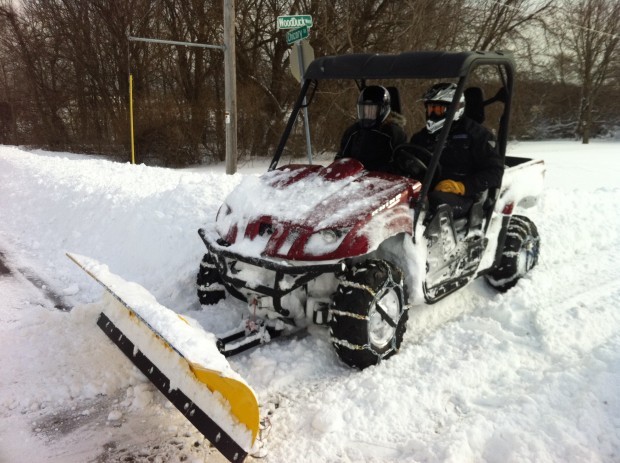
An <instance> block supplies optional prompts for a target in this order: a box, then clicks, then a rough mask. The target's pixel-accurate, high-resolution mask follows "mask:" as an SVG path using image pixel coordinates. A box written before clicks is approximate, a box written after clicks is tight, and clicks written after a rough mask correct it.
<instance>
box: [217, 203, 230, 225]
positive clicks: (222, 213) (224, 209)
mask: <svg viewBox="0 0 620 463" xmlns="http://www.w3.org/2000/svg"><path fill="white" fill-rule="evenodd" d="M231 212H232V209H231V208H230V206H229V205H228V204H226V203H224V204H222V205H221V206H220V208H219V210H218V211H217V215H216V216H215V221H216V222H218V221H219V220H220V219H221V218H223V217H226V216H227V215H230V213H231Z"/></svg>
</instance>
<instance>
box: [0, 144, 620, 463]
mask: <svg viewBox="0 0 620 463" xmlns="http://www.w3.org/2000/svg"><path fill="white" fill-rule="evenodd" d="M509 154H511V155H516V156H524V157H534V158H543V159H545V161H546V164H547V177H546V186H545V191H544V194H543V197H542V200H541V203H540V206H539V208H538V209H537V210H536V211H535V212H534V213H533V215H532V217H533V219H534V220H535V222H536V223H537V225H538V228H539V230H540V234H541V240H542V254H541V257H540V261H539V266H538V267H537V268H536V269H535V270H534V271H533V272H532V273H531V274H530V275H529V276H528V277H527V278H525V279H523V280H522V281H521V282H520V283H519V284H518V285H517V286H516V287H515V288H514V289H512V290H511V291H509V292H508V293H506V294H498V293H496V292H495V291H494V290H492V289H491V288H490V287H488V286H487V285H486V284H485V282H484V281H476V282H474V283H473V284H472V285H470V286H469V287H468V288H466V289H464V290H462V291H461V292H459V293H456V294H455V295H453V296H451V297H449V298H447V299H446V300H444V301H442V302H440V303H438V304H435V305H433V306H421V307H416V308H414V309H413V310H412V311H411V313H410V320H409V324H408V331H407V333H406V336H405V341H404V343H403V347H402V349H401V351H400V353H399V354H398V355H397V356H395V357H393V358H392V359H391V360H389V361H388V362H384V363H383V364H381V365H379V366H377V367H372V368H368V369H366V370H364V371H362V372H359V371H354V370H351V369H349V368H347V367H346V366H344V365H343V364H341V363H340V362H339V361H338V359H337V357H336V355H335V353H334V352H333V349H332V347H331V345H330V343H329V339H328V336H327V332H326V330H325V329H323V328H320V327H313V328H311V329H310V334H309V335H308V336H305V337H301V338H295V339H287V340H283V341H278V342H274V343H272V344H270V345H268V346H265V347H262V348H260V349H256V350H253V351H250V352H247V353H244V354H241V355H239V356H237V357H234V358H232V359H231V361H230V363H231V365H232V367H233V369H234V370H236V371H237V372H238V373H240V374H241V375H242V376H243V377H244V378H245V379H246V380H247V381H248V383H249V384H250V385H251V386H252V387H253V388H254V390H255V391H256V392H257V394H258V396H259V401H260V402H261V405H262V414H263V416H267V415H268V416H269V418H270V421H271V424H272V428H271V432H270V434H269V435H268V436H267V437H266V439H265V440H264V446H265V449H266V450H267V451H268V454H267V456H266V457H265V459H264V461H266V462H284V461H304V462H306V461H307V462H459V463H460V462H480V461H485V462H498V463H500V462H501V463H504V462H525V461H536V462H617V461H620V307H619V306H620V265H619V264H618V257H620V253H619V252H618V250H619V249H620V142H617V141H615V142H614V141H597V142H594V143H592V144H590V145H582V144H580V143H578V142H568V141H566V142H531V143H517V144H513V145H510V146H509ZM262 170H263V167H262V166H260V165H254V166H253V167H252V168H247V169H244V168H243V167H242V168H241V172H240V173H238V174H236V175H234V176H226V175H224V174H223V168H222V167H221V166H218V167H215V168H212V169H207V168H205V169H187V170H168V169H162V168H151V167H146V166H143V165H140V166H132V165H129V164H119V163H111V162H108V161H105V160H101V159H97V158H93V157H84V156H77V155H71V154H66V153H46V152H27V151H24V150H22V149H19V148H16V147H8V146H0V254H1V256H0V257H1V261H2V262H4V265H2V264H0V296H1V297H0V301H1V302H0V348H1V351H0V352H1V354H0V355H1V357H0V358H1V361H2V363H1V365H2V374H1V375H0V462H2V463H5V462H6V463H13V462H35V463H36V462H54V463H73V462H76V463H78V462H108V461H133V462H147V461H154V462H180V461H189V462H202V461H209V462H211V461H222V457H221V456H220V455H219V454H218V453H217V452H216V451H215V450H213V449H212V448H210V447H209V445H208V442H206V441H204V439H203V438H202V437H201V435H200V434H199V433H198V432H197V431H196V430H195V429H194V428H193V427H192V426H191V425H190V424H189V423H188V422H186V421H185V419H184V418H183V417H182V416H181V414H180V413H178V412H177V411H176V409H174V408H173V407H172V406H171V405H169V404H168V403H167V401H166V400H165V399H164V398H163V396H161V395H160V394H159V393H158V392H157V391H156V389H155V388H154V387H153V386H151V384H150V383H148V382H147V381H146V380H145V378H144V377H143V376H142V375H141V374H140V373H139V372H138V371H137V370H136V369H135V368H134V367H133V366H132V365H131V364H130V363H129V362H128V361H127V359H126V358H125V357H124V356H123V354H122V353H121V352H120V351H118V350H117V348H116V347H115V346H113V345H112V344H111V343H110V342H109V341H108V339H107V338H106V337H105V335H104V334H103V333H102V332H101V331H100V330H99V329H98V328H97V327H96V326H95V320H96V317H97V315H98V313H99V310H100V307H101V304H102V302H101V300H102V290H101V288H100V287H98V286H97V285H96V284H95V283H94V282H92V281H91V280H90V279H89V278H88V277H87V276H86V275H85V274H84V273H83V272H82V271H81V270H79V269H78V268H77V267H76V266H75V265H74V264H73V263H72V262H70V261H69V259H67V258H66V257H65V252H67V251H70V252H74V253H78V254H83V255H87V256H91V257H93V258H95V259H97V260H99V261H102V262H105V263H107V264H108V265H109V267H110V269H111V270H112V271H113V272H114V273H116V274H118V275H121V276H123V277H124V278H125V279H127V280H131V281H136V282H138V283H140V284H141V285H142V286H144V287H145V288H147V289H148V290H149V291H151V292H152V293H153V294H154V295H155V296H156V297H157V298H158V300H159V301H160V302H161V303H162V304H164V305H166V306H168V307H170V308H173V309H175V310H177V311H178V312H180V313H183V314H184V315H186V316H189V317H192V318H194V319H196V320H198V321H199V322H200V323H201V324H202V325H203V326H204V327H205V328H206V329H207V330H209V331H212V332H215V333H217V332H223V331H225V330H227V329H229V328H231V327H233V326H235V325H236V324H237V322H238V319H239V318H240V316H241V314H243V313H244V311H245V310H246V309H245V308H244V307H243V304H241V303H240V302H239V301H236V300H234V299H232V298H229V299H226V300H225V301H222V302H220V303H219V304H217V305H216V306H214V307H211V308H208V309H201V308H200V306H199V304H198V302H197V300H196V295H195V275H196V271H197V268H198V263H199V262H200V259H201V257H202V254H203V253H204V245H203V244H202V242H201V240H200V238H199V236H198V234H197V233H196V231H197V229H198V228H199V227H201V226H202V225H204V224H205V223H206V222H208V221H210V220H213V219H214V217H215V213H216V212H217V209H218V207H219V205H220V203H221V202H222V200H223V199H224V197H225V196H226V194H227V193H228V192H230V191H231V190H232V189H233V188H234V186H235V185H236V184H238V183H239V182H240V181H241V179H242V178H243V176H244V175H251V174H253V173H255V172H260V171H262ZM55 306H56V307H60V308H61V309H65V310H58V309H57V308H55ZM67 309H70V310H67Z"/></svg>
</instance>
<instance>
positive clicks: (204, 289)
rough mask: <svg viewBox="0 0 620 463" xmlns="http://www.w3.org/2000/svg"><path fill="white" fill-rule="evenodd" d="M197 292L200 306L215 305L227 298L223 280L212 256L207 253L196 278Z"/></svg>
mask: <svg viewBox="0 0 620 463" xmlns="http://www.w3.org/2000/svg"><path fill="white" fill-rule="evenodd" d="M196 292H197V294H198V300H199V301H200V305H213V304H217V303H218V302H219V301H221V300H222V299H224V298H225V297H226V291H225V289H224V285H223V284H222V279H221V278H220V274H219V273H218V271H217V267H216V266H215V262H214V260H213V257H211V254H209V253H207V254H205V255H204V257H203V258H202V261H201V262H200V267H199V268H198V275H197V276H196Z"/></svg>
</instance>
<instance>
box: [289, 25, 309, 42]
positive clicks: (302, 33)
mask: <svg viewBox="0 0 620 463" xmlns="http://www.w3.org/2000/svg"><path fill="white" fill-rule="evenodd" d="M307 37H308V28H307V27H306V26H303V27H300V28H299V29H292V30H290V31H288V32H287V33H286V43H287V44H289V45H292V44H294V43H295V42H299V41H300V40H303V39H305V38H307Z"/></svg>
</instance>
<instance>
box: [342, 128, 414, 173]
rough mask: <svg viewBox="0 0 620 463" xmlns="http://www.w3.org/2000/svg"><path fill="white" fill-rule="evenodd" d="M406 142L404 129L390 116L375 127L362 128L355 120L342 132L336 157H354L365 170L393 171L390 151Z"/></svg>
mask: <svg viewBox="0 0 620 463" xmlns="http://www.w3.org/2000/svg"><path fill="white" fill-rule="evenodd" d="M406 142H407V135H406V134H405V131H404V130H403V129H402V127H401V126H400V125H399V124H398V123H396V122H395V121H393V120H392V119H391V118H389V119H388V120H386V121H385V122H384V123H383V124H381V125H380V126H379V127H377V128H375V129H364V128H362V127H360V125H359V123H357V122H356V123H355V124H353V125H352V126H351V127H349V128H348V129H347V130H346V131H345V132H344V135H343V136H342V140H341V142H340V150H339V151H338V153H337V154H336V159H340V158H354V159H357V160H358V161H360V162H361V163H362V164H363V165H364V168H365V169H367V170H375V171H380V172H394V170H395V169H394V167H393V164H392V153H393V151H394V148H396V147H397V146H398V145H400V144H401V143H406Z"/></svg>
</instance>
